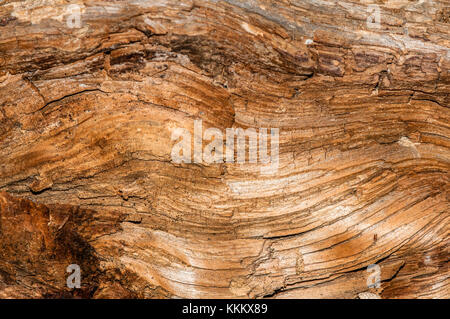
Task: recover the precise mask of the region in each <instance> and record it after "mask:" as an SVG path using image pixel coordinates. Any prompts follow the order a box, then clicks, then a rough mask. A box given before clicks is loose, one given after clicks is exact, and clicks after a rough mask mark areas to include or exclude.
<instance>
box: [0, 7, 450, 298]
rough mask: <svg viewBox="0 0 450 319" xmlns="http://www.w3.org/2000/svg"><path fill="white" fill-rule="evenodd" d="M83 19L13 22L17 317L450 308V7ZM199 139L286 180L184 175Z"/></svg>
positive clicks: (9, 89)
mask: <svg viewBox="0 0 450 319" xmlns="http://www.w3.org/2000/svg"><path fill="white" fill-rule="evenodd" d="M71 3H76V4H78V5H79V6H80V11H81V26H80V28H69V25H68V24H67V23H66V20H67V6H68V4H69V2H68V1H63V0H39V1H14V0H6V1H1V6H0V111H1V112H0V123H1V125H0V158H1V161H0V191H3V192H4V193H1V194H0V249H1V250H0V297H2V298H8V297H35V298H40V297H64V296H75V297H94V298H102V297H139V298H161V297H162V298H167V297H189V298H197V297H202V298H235V297H244V298H246V297H251V298H261V297H273V298H311V297H313V298H320V297H329V298H358V297H359V298H370V297H374V296H375V297H381V298H449V297H450V292H449V277H450V271H449V267H448V256H449V254H448V253H449V251H448V244H449V239H448V233H449V189H450V183H449V178H450V174H449V168H450V149H449V147H450V140H449V139H450V126H449V123H450V122H449V119H450V111H449V104H450V75H449V69H450V53H449V48H450V24H449V20H450V19H449V18H450V16H449V15H450V2H449V1H446V0H434V1H431V0H426V1H424V2H423V3H422V1H403V0H396V1H381V0H380V1H376V2H375V1H373V2H372V3H377V4H378V5H379V6H380V8H381V28H380V29H374V28H369V27H368V24H367V23H366V19H367V16H368V15H369V13H368V12H367V5H368V4H369V3H371V2H370V1H348V0H345V1H331V0H330V1H318V0H304V1H300V0H290V1H289V0H280V1H264V0H252V1H246V2H244V1H237V0H222V1H212V0H211V1H203V0H192V1H190V0H173V1H172V0H167V1H166V0H158V1H156V0H152V1H150V0H149V1H137V0H125V1H93V0H83V1H72V2H71ZM195 119H202V120H203V125H204V126H205V127H216V128H219V129H221V130H223V131H225V129H226V128H232V127H241V128H248V127H254V128H264V127H267V128H279V130H280V138H279V139H280V148H279V154H280V155H279V156H280V167H279V170H278V172H277V173H276V174H273V175H261V174H260V170H259V166H258V164H249V163H246V164H242V165H238V164H210V165H208V164H205V163H203V164H175V163H173V161H172V160H171V148H172V146H173V145H174V143H175V141H172V140H171V129H173V128H174V127H184V128H186V129H188V130H189V131H193V121H194V120H195ZM8 193H9V194H8ZM73 263H77V264H79V265H80V266H81V269H82V288H81V289H79V290H77V289H75V290H70V289H68V288H66V286H65V282H66V277H67V275H68V274H67V273H66V272H65V269H66V267H67V265H69V264H73ZM371 264H378V265H379V266H380V267H381V280H382V283H381V287H380V288H378V289H369V288H368V287H367V284H366V281H367V276H368V272H367V270H366V267H367V266H368V265H371ZM369 293H371V294H369Z"/></svg>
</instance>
